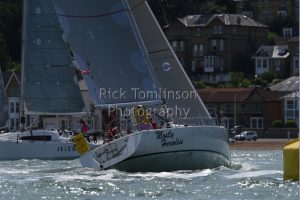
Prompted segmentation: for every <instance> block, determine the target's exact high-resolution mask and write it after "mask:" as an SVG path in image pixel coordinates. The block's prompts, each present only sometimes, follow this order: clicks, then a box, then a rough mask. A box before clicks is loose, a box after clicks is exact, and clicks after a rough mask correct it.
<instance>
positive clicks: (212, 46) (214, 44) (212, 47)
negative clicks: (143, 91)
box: [211, 40, 217, 51]
mask: <svg viewBox="0 0 300 200" xmlns="http://www.w3.org/2000/svg"><path fill="white" fill-rule="evenodd" d="M211 50H213V51H215V50H217V40H211Z"/></svg>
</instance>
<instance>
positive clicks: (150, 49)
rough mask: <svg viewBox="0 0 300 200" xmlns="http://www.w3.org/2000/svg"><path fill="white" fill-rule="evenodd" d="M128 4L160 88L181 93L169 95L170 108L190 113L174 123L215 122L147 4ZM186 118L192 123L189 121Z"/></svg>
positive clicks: (139, 1)
mask: <svg viewBox="0 0 300 200" xmlns="http://www.w3.org/2000/svg"><path fill="white" fill-rule="evenodd" d="M128 3H129V5H130V8H131V10H130V11H131V12H132V14H133V16H134V19H135V23H136V24H137V27H138V30H139V32H140V34H141V36H142V38H143V42H144V45H145V46H146V49H147V53H148V56H149V58H150V61H151V66H152V67H153V72H154V75H155V77H156V78H157V80H158V82H159V84H160V87H161V88H163V89H164V91H166V92H165V93H166V94H169V93H171V94H172V93H174V92H177V91H180V92H179V93H178V94H179V95H176V96H171V95H167V98H166V102H167V103H168V106H169V107H170V108H171V109H172V110H173V111H174V112H175V111H176V110H185V111H189V112H188V114H187V116H185V115H184V113H181V114H180V113H179V114H178V113H177V115H174V116H173V120H174V122H175V123H184V122H190V123H196V122H197V121H200V122H201V123H202V124H211V123H214V122H213V121H212V120H211V117H210V115H209V113H208V111H207V109H206V107H205V105H204V104H203V102H202V100H201V99H200V97H199V96H198V94H197V92H196V91H195V89H194V86H193V85H192V83H191V81H190V80H189V78H188V76H187V74H186V73H185V71H184V69H183V67H182V66H181V64H180V62H179V61H178V59H177V57H176V55H175V53H174V52H173V50H172V48H171V47H170V45H169V43H168V40H167V39H166V37H165V36H164V33H163V32H162V30H161V28H160V26H159V24H158V22H157V21H156V19H155V17H154V15H153V13H152V11H151V9H150V7H149V5H148V3H147V2H146V1H144V0H129V1H128ZM187 118H188V119H190V120H189V121H186V119H187Z"/></svg>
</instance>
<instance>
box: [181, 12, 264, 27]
mask: <svg viewBox="0 0 300 200" xmlns="http://www.w3.org/2000/svg"><path fill="white" fill-rule="evenodd" d="M215 19H218V20H220V21H221V22H222V23H223V24H224V25H226V26H253V27H268V26H266V25H264V24H262V23H260V22H257V21H255V20H254V19H252V18H249V17H247V16H245V15H241V14H214V15H187V16H185V17H183V18H178V20H179V21H180V22H181V23H182V24H183V25H185V26H186V27H197V26H207V25H208V24H209V23H210V22H212V21H213V20H215Z"/></svg>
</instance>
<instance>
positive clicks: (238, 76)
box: [230, 72, 244, 87]
mask: <svg viewBox="0 0 300 200" xmlns="http://www.w3.org/2000/svg"><path fill="white" fill-rule="evenodd" d="M230 75H231V80H230V83H231V84H232V85H233V87H239V86H241V83H242V81H243V80H244V74H243V73H242V72H231V73H230Z"/></svg>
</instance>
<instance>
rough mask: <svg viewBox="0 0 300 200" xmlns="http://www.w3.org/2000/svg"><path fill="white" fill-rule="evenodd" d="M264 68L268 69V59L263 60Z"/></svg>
mask: <svg viewBox="0 0 300 200" xmlns="http://www.w3.org/2000/svg"><path fill="white" fill-rule="evenodd" d="M263 68H267V59H263Z"/></svg>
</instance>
